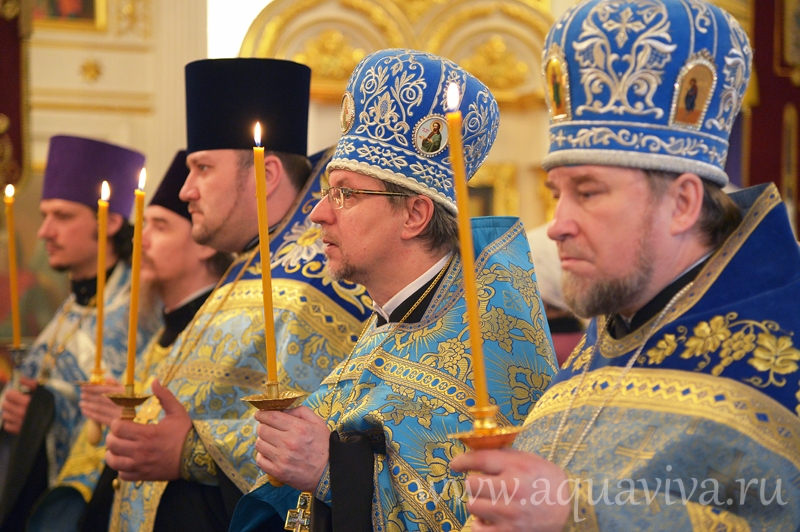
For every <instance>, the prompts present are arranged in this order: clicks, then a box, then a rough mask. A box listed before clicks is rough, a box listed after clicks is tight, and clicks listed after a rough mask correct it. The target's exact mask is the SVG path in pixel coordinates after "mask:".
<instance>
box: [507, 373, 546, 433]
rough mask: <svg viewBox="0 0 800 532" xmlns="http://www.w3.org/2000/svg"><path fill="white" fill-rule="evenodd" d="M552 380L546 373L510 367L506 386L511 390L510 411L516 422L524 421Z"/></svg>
mask: <svg viewBox="0 0 800 532" xmlns="http://www.w3.org/2000/svg"><path fill="white" fill-rule="evenodd" d="M551 380H552V378H551V377H550V375H548V374H546V373H536V372H534V371H533V370H532V369H530V368H522V367H517V366H511V367H510V368H509V375H508V384H509V387H510V388H511V393H512V396H511V410H512V411H513V417H514V419H516V420H517V421H525V418H526V417H527V413H528V412H529V411H530V409H531V405H535V404H536V402H537V401H538V400H539V398H540V397H542V395H543V394H544V391H545V390H546V389H547V387H548V386H549V385H550V381H551Z"/></svg>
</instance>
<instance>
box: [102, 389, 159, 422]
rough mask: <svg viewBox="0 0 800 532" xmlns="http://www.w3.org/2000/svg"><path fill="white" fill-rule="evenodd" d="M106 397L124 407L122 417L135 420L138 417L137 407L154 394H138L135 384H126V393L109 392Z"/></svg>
mask: <svg viewBox="0 0 800 532" xmlns="http://www.w3.org/2000/svg"><path fill="white" fill-rule="evenodd" d="M106 397H108V398H109V399H111V400H112V401H114V404H115V405H117V406H121V407H122V415H121V416H120V419H125V420H127V421H133V419H134V418H135V417H136V407H137V406H139V405H140V404H142V403H144V402H145V401H147V400H148V399H150V398H151V397H152V395H136V394H135V393H134V390H133V384H126V385H125V393H109V394H106Z"/></svg>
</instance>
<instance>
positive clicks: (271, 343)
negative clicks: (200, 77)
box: [253, 122, 278, 381]
mask: <svg viewBox="0 0 800 532" xmlns="http://www.w3.org/2000/svg"><path fill="white" fill-rule="evenodd" d="M253 138H254V139H255V141H256V146H255V147H254V148H253V164H254V166H255V168H256V203H257V205H258V245H259V251H260V252H261V288H262V290H263V292H264V335H265V342H266V344H267V380H268V381H277V380H278V361H277V356H276V351H277V348H276V346H275V322H274V319H273V317H272V272H271V271H270V266H269V262H270V255H269V222H268V217H267V176H266V174H265V172H264V148H262V147H261V124H260V123H258V122H256V127H255V134H254V135H253Z"/></svg>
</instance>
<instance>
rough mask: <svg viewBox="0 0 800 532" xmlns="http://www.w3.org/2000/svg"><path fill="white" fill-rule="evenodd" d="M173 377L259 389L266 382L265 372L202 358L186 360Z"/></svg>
mask: <svg viewBox="0 0 800 532" xmlns="http://www.w3.org/2000/svg"><path fill="white" fill-rule="evenodd" d="M174 378H176V379H177V378H184V379H186V380H190V381H201V382H205V383H208V382H213V383H215V384H219V385H227V386H235V387H239V388H248V389H252V390H259V391H263V388H264V387H265V385H266V382H267V375H266V373H262V372H260V371H256V370H254V369H246V368H231V367H225V366H220V365H219V364H216V363H214V362H209V361H204V360H199V361H194V362H186V363H185V364H183V365H182V366H181V367H180V368H179V369H178V371H177V372H176V373H175V376H174Z"/></svg>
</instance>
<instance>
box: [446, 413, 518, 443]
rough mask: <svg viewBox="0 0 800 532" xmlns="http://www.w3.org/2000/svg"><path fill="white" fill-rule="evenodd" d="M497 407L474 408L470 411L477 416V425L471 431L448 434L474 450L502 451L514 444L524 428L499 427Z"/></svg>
mask: <svg viewBox="0 0 800 532" xmlns="http://www.w3.org/2000/svg"><path fill="white" fill-rule="evenodd" d="M497 410H498V409H497V405H489V406H487V407H472V408H470V409H469V411H470V412H472V414H474V415H475V424H474V425H473V427H472V430H471V431H468V432H458V433H456V434H448V437H450V438H456V439H457V440H459V441H460V442H461V443H463V444H464V445H466V446H467V447H469V448H470V449H472V450H475V451H481V450H486V449H502V448H503V447H508V446H509V445H511V444H512V443H514V439H515V438H516V437H517V434H519V433H520V432H522V427H499V426H498V425H497V418H496V415H497Z"/></svg>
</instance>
